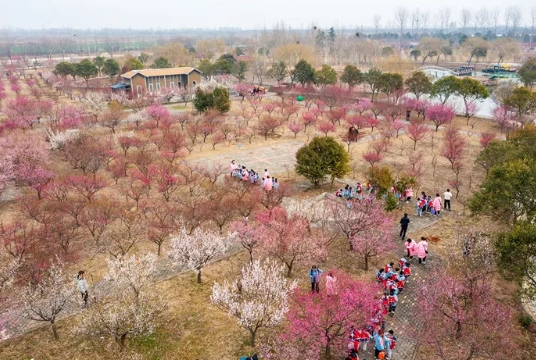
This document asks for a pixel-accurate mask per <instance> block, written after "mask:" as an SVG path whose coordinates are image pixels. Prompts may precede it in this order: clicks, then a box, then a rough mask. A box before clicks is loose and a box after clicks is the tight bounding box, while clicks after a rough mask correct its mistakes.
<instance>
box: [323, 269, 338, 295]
mask: <svg viewBox="0 0 536 360" xmlns="http://www.w3.org/2000/svg"><path fill="white" fill-rule="evenodd" d="M326 293H327V294H328V296H331V295H337V278H336V277H335V276H333V273H332V272H331V271H330V272H329V273H328V275H327V276H326Z"/></svg>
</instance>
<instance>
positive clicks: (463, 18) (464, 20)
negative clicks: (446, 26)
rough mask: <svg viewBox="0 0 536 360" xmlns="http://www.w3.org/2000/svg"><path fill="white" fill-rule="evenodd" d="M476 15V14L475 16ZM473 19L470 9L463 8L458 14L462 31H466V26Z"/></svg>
mask: <svg viewBox="0 0 536 360" xmlns="http://www.w3.org/2000/svg"><path fill="white" fill-rule="evenodd" d="M475 17H476V16H475ZM471 19H473V12H472V11H471V9H467V8H463V9H462V13H461V15H460V24H461V25H462V29H463V32H464V33H465V32H467V27H468V25H469V23H470V22H471Z"/></svg>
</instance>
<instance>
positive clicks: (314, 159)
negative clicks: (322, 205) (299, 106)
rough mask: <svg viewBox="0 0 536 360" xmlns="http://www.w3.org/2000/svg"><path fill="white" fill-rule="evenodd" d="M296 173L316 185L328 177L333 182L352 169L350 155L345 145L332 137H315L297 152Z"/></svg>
mask: <svg viewBox="0 0 536 360" xmlns="http://www.w3.org/2000/svg"><path fill="white" fill-rule="evenodd" d="M295 169H296V173H298V174H299V175H302V176H304V177H305V178H306V179H307V180H309V181H311V182H312V183H313V185H314V186H315V187H317V186H319V185H320V184H321V183H323V182H324V181H325V180H326V178H327V177H329V178H330V179H331V183H332V184H333V181H334V180H335V178H342V177H343V176H344V175H346V174H347V173H348V172H349V171H350V157H349V155H348V153H347V152H346V149H345V148H344V146H342V145H341V144H339V143H338V142H337V141H336V140H335V139H333V138H332V137H315V138H313V140H311V142H310V143H309V144H307V145H304V146H303V147H301V148H300V149H299V150H298V152H297V153H296V167H295Z"/></svg>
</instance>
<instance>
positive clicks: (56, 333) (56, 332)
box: [50, 319, 60, 340]
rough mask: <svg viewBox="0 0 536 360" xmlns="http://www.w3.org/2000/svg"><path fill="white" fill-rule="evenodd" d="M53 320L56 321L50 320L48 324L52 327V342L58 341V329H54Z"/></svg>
mask: <svg viewBox="0 0 536 360" xmlns="http://www.w3.org/2000/svg"><path fill="white" fill-rule="evenodd" d="M55 320H56V319H52V320H50V324H51V325H52V332H53V333H54V340H59V338H60V337H59V336H58V329H57V328H56V323H55Z"/></svg>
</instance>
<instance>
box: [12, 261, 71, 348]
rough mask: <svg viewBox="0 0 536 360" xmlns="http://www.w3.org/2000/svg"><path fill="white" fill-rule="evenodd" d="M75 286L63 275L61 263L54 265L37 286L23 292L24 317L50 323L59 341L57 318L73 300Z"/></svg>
mask: <svg viewBox="0 0 536 360" xmlns="http://www.w3.org/2000/svg"><path fill="white" fill-rule="evenodd" d="M74 287H75V284H74V283H73V280H72V279H70V278H69V277H67V276H65V275H64V274H63V268H62V264H61V263H53V264H52V266H51V267H50V269H49V270H48V271H47V274H46V276H45V278H44V279H43V280H42V281H41V282H39V283H38V284H37V285H35V284H28V285H27V286H26V287H25V288H24V290H23V292H22V303H23V312H22V316H24V317H26V318H27V319H30V320H34V321H44V322H49V323H50V325H51V326H52V331H53V333H54V339H56V340H58V339H59V336H58V330H57V328H56V318H57V317H58V314H60V313H61V312H62V311H63V310H65V309H66V308H67V306H68V305H69V303H70V302H71V300H72V299H73V292H74Z"/></svg>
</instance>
